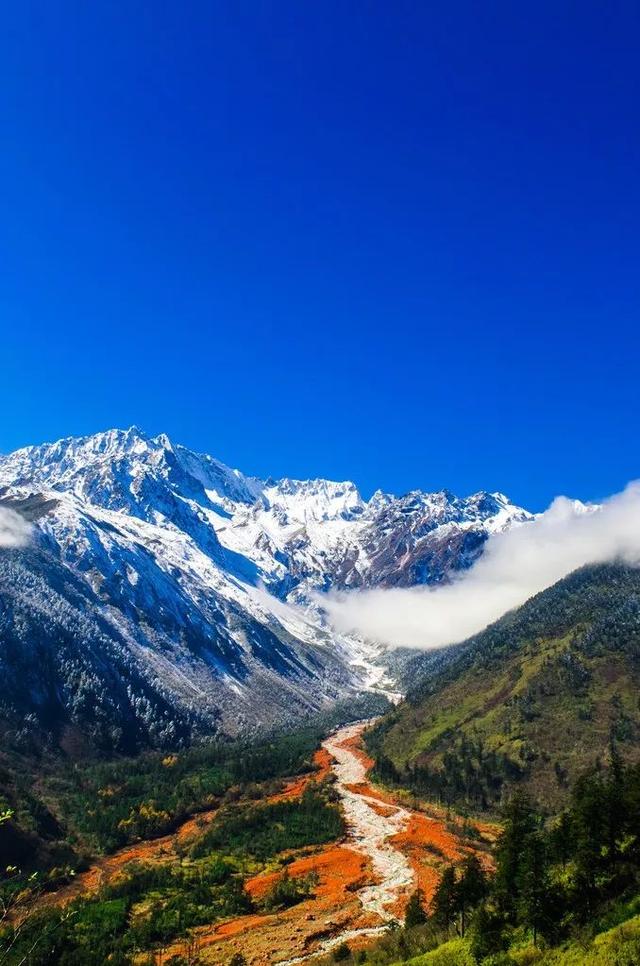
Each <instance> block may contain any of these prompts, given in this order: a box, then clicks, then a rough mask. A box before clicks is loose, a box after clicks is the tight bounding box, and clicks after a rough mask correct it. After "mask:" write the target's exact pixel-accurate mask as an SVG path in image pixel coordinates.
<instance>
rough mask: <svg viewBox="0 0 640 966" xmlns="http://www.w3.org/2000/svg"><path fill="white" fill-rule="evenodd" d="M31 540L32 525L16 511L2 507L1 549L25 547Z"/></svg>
mask: <svg viewBox="0 0 640 966" xmlns="http://www.w3.org/2000/svg"><path fill="white" fill-rule="evenodd" d="M30 539H31V524H30V523H28V522H27V520H25V518H24V517H21V516H20V514H19V513H16V511H15V510H10V509H9V508H8V507H4V506H0V549H4V550H6V549H7V548H15V547H25V546H26V545H27V544H28V543H29V540H30Z"/></svg>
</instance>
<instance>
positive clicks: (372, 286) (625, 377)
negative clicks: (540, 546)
mask: <svg viewBox="0 0 640 966" xmlns="http://www.w3.org/2000/svg"><path fill="white" fill-rule="evenodd" d="M639 16H640V14H639V8H638V6H637V4H631V3H628V4H626V3H612V4H606V5H605V4H602V3H591V2H586V3H585V2H581V3H565V2H563V3H557V2H554V3H551V2H541V3H538V4H535V5H523V4H514V3H512V2H507V3H493V2H488V3H486V4H477V3H472V2H468V3H466V2H459V3H456V2H453V3H446V4H445V3H435V4H430V3H418V2H413V3H403V2H399V3H393V4H389V3H366V2H363V3H344V2H332V0H324V2H323V3H320V4H315V3H300V2H298V0H296V2H288V0H281V2H277V3H270V4H267V3H253V2H237V0H234V2H232V3H231V2H230V3H226V2H224V3H222V2H221V3H217V2H213V0H209V2H207V3H198V2H186V3H184V4H174V3H160V2H158V3H144V4H143V3H136V2H127V3H126V4H125V3H102V2H99V0H98V2H95V3H92V4H84V3H80V2H78V3H75V2H64V0H63V2H57V3H51V2H31V3H25V4H12V5H7V6H6V8H5V10H4V11H3V22H4V29H3V37H2V39H1V40H0V75H1V76H0V82H1V87H0V89H1V91H2V94H1V95H0V103H1V105H2V113H1V116H2V122H3V123H2V151H1V152H0V190H1V192H2V196H1V211H2V217H1V218H0V246H1V251H2V253H3V254H2V263H1V264H2V267H1V269H0V330H1V331H0V336H1V342H0V353H1V356H2V379H1V380H0V406H1V410H2V413H3V414H4V418H3V419H2V421H1V423H0V450H1V451H8V450H11V449H13V448H15V447H17V446H20V445H24V444H27V443H32V442H39V441H43V440H45V439H55V438H58V437H60V436H65V435H72V434H80V433H89V432H93V431H96V430H99V429H104V428H107V427H111V426H127V425H130V424H132V423H135V424H138V425H140V426H142V427H143V428H145V429H146V430H148V431H149V432H152V433H155V432H161V431H165V432H167V433H169V435H171V436H173V437H174V438H175V439H177V440H179V441H182V442H184V443H186V444H187V445H190V446H192V447H194V448H196V449H201V450H206V451H209V452H212V453H214V454H215V455H217V456H218V457H220V458H221V459H224V460H225V461H227V462H230V463H231V464H233V465H235V466H239V467H241V468H242V469H244V470H246V471H248V472H253V473H256V474H260V475H267V474H271V475H274V476H275V475H290V476H302V477H305V476H312V475H313V476H316V475H325V476H330V477H334V478H352V479H355V480H356V482H357V483H358V484H359V485H360V486H361V487H362V489H363V491H364V492H365V493H366V494H368V493H370V492H371V491H372V490H373V489H375V488H376V487H377V486H380V487H382V488H383V489H387V490H392V491H396V492H403V491H406V490H408V489H410V488H413V487H422V488H429V489H437V488H440V487H443V486H446V487H449V488H451V489H453V490H454V491H456V492H459V493H468V492H471V491H474V490H477V489H479V488H483V487H486V488H490V489H501V490H504V491H506V492H507V493H509V494H510V495H511V496H512V498H514V499H515V500H517V501H519V502H521V503H524V504H527V505H528V506H531V507H534V508H540V507H542V506H544V505H545V504H546V502H547V501H548V500H549V499H550V498H551V497H552V496H553V495H555V494H556V493H560V492H563V493H568V494H570V495H576V496H580V497H583V498H593V497H599V496H602V495H604V494H607V493H610V492H612V491H614V490H616V489H619V488H620V487H621V486H623V485H624V483H625V482H626V481H627V480H629V479H631V478H634V477H638V476H640V461H639V459H638V452H639V448H638V417H639V415H640V412H639V409H640V407H639V403H638V395H639V389H638V385H639V379H638V369H639V365H638V364H639V361H640V359H639V356H640V353H639V349H640V334H639V326H638V321H639V311H638V310H639V307H640V274H639V272H638V265H639V264H640V258H639V256H640V251H639V248H640V243H639V238H640V233H639V231H638V225H639V224H640V178H639V177H638V171H640V126H639V112H638V103H639V102H640V90H639V87H640V84H639V80H640V66H639V63H638V57H637V50H638V44H639V43H640V22H639Z"/></svg>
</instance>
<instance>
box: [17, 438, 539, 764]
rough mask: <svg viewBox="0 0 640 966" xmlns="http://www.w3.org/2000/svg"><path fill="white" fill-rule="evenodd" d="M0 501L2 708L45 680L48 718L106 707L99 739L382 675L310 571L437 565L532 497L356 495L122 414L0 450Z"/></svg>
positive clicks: (352, 688) (266, 705) (399, 578)
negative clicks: (15, 544) (331, 623)
mask: <svg viewBox="0 0 640 966" xmlns="http://www.w3.org/2000/svg"><path fill="white" fill-rule="evenodd" d="M0 502H2V503H4V504H7V505H10V506H12V507H13V508H14V509H17V510H18V511H19V512H24V513H25V515H26V514H27V512H28V515H29V519H30V520H31V522H32V524H33V528H34V538H33V542H32V546H31V547H29V548H27V549H26V550H25V551H24V552H22V551H17V552H15V553H13V552H12V553H9V554H4V555H1V556H0V611H2V608H3V607H4V613H6V614H8V615H10V621H12V622H13V624H12V629H11V634H13V635H14V637H15V641H16V642H17V643H16V648H14V649H13V650H11V649H9V650H7V651H6V653H7V654H22V653H24V655H25V662H26V663H25V666H24V668H23V667H17V666H16V667H12V668H10V669H8V670H7V672H6V679H7V680H10V681H14V680H15V687H16V693H18V690H19V688H20V687H21V688H22V691H21V692H20V693H22V695H23V696H22V698H21V701H19V702H14V703H15V709H14V710H15V715H16V720H19V719H20V718H21V717H23V716H24V714H25V713H31V710H32V707H31V705H32V703H33V701H34V698H33V695H37V694H40V693H42V694H44V693H47V694H52V695H57V696H60V695H62V696H63V697H62V698H60V697H57V698H56V701H58V702H61V707H60V708H59V716H60V721H61V722H64V721H69V720H71V721H72V722H74V721H75V722H79V723H82V722H83V721H84V722H85V725H86V721H85V719H84V717H83V714H84V712H83V711H82V708H91V707H94V706H100V707H101V708H102V711H101V720H103V721H104V723H105V728H106V732H105V733H102V737H101V738H100V740H101V741H102V740H104V741H111V740H112V739H111V738H110V737H109V735H110V734H111V731H112V730H113V729H112V724H113V721H114V716H115V719H117V721H118V722H120V723H119V724H118V726H117V728H116V729H115V732H118V733H119V734H121V738H119V739H118V742H121V740H122V741H124V736H126V735H127V734H128V733H130V732H131V729H134V731H135V730H137V731H138V732H139V733H140V734H141V735H146V737H142V738H141V739H140V740H143V741H150V742H151V743H154V742H156V741H157V740H160V739H158V737H157V736H158V735H163V734H165V733H169V732H170V731H171V728H172V727H173V726H174V724H175V726H176V727H179V728H182V729H183V730H184V733H185V735H189V734H191V735H193V734H194V733H196V732H197V731H198V730H201V731H209V730H211V729H215V728H219V729H220V730H223V731H225V732H227V733H230V732H233V731H242V730H243V729H245V728H247V727H252V726H253V725H255V724H256V723H258V722H260V723H262V724H265V723H269V724H278V723H283V722H285V721H290V720H295V719H298V718H299V717H301V716H304V715H305V714H307V713H309V711H311V710H314V709H316V710H317V709H318V708H321V707H324V706H326V705H327V704H328V703H330V702H332V701H334V700H336V698H339V697H346V696H349V695H355V694H359V693H361V692H362V691H370V690H372V689H373V690H376V689H377V690H386V691H389V690H390V689H393V682H392V680H391V679H390V677H389V672H388V667H387V663H386V657H385V655H384V654H383V652H382V651H381V649H380V647H379V646H378V645H376V644H374V643H373V642H369V641H363V640H360V639H357V638H351V637H346V636H341V635H338V634H336V633H334V632H333V631H332V630H331V629H330V628H328V627H327V626H326V625H325V623H324V619H323V615H322V613H321V609H320V608H319V607H318V606H317V591H319V590H321V591H322V590H328V589H329V588H332V587H335V588H359V587H374V586H411V585H414V584H419V583H435V582H438V581H444V580H448V579H449V578H450V575H451V574H452V573H454V572H455V571H456V570H460V569H462V568H465V567H468V566H470V565H471V564H472V563H473V561H474V560H475V559H477V557H478V556H479V554H480V553H481V552H482V548H483V545H484V542H485V541H486V539H487V538H488V536H489V534H490V533H493V532H496V531H500V530H504V529H507V528H508V527H510V526H515V525H519V524H521V523H524V522H526V520H528V519H530V517H531V514H528V513H527V512H526V511H525V510H522V509H520V508H519V507H516V506H514V505H513V504H511V503H510V501H509V500H508V499H507V497H505V496H504V495H502V494H500V493H487V492H484V491H483V492H480V493H476V494H473V495H472V496H470V497H466V498H460V497H457V496H455V495H454V494H453V493H451V492H449V491H447V490H441V491H439V492H436V493H423V492H422V491H420V490H414V491H412V492H410V493H407V494H405V495H404V496H401V497H395V496H393V495H392V494H388V493H383V492H381V491H377V492H376V493H374V495H373V496H372V497H371V499H370V500H368V501H366V500H364V499H363V498H362V496H361V494H360V493H359V491H358V489H357V487H356V486H355V484H354V483H351V482H349V481H342V482H336V481H332V480H326V479H314V480H295V479H289V478H285V479H281V480H273V479H267V480H259V479H255V478H252V477H248V476H245V475H244V474H243V473H241V472H240V471H238V470H234V469H231V468H230V467H228V466H226V465H225V464H224V463H222V462H220V461H219V460H216V459H215V458H214V457H212V456H209V455H207V454H200V453H195V452H193V451H192V450H190V449H188V448H187V447H185V446H182V445H179V444H176V443H175V442H173V441H172V440H171V439H169V437H168V436H166V435H165V434H160V435H158V436H155V437H152V436H148V435H147V434H145V433H144V432H142V431H141V430H140V429H138V428H137V427H131V428H130V429H127V430H117V429H114V430H108V431H107V432H104V433H97V434H95V435H94V436H85V437H81V438H69V439H63V440H59V441H58V442H56V443H47V444H44V445H41V446H30V447H26V448H25V449H21V450H18V451H16V452H15V453H12V454H10V455H8V456H3V457H0ZM33 588H36V589H33ZM11 615H13V616H11ZM50 617H51V618H52V619H53V620H54V624H55V626H54V625H52V624H51V623H50V621H49V618H50ZM5 630H6V629H5ZM7 633H8V632H7ZM60 641H63V642H64V644H63V646H62V648H61V647H60ZM34 642H39V643H38V645H37V646H38V647H42V648H43V649H44V653H46V655H47V656H46V659H45V660H44V661H41V660H40V659H39V658H38V659H36V658H33V659H31V658H30V657H29V653H30V650H29V649H30V648H33V646H34ZM2 653H3V652H2V649H1V648H0V670H2V667H1V661H2ZM48 669H49V670H48ZM50 669H53V671H51V673H52V675H53V676H52V678H51V680H49V679H47V680H44V679H43V678H42V674H45V672H46V673H47V674H49V671H50ZM11 675H14V676H13V677H12V676H11ZM123 682H126V686H125V685H123ZM79 695H80V697H79ZM116 706H117V711H114V710H113V709H114V708H116ZM36 714H39V712H38V711H37V709H36ZM45 719H46V714H43V719H42V720H43V721H44V720H45ZM90 727H93V726H90ZM167 729H169V731H167ZM115 732H114V733H115ZM118 746H120V744H118Z"/></svg>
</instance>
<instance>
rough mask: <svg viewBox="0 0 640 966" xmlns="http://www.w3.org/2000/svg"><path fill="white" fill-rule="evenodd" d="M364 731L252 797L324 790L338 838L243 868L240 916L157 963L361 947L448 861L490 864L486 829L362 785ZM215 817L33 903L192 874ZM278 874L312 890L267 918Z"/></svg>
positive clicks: (269, 959) (265, 964)
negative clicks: (334, 809) (332, 801)
mask: <svg viewBox="0 0 640 966" xmlns="http://www.w3.org/2000/svg"><path fill="white" fill-rule="evenodd" d="M368 724H369V722H360V723H359V724H355V725H348V726H344V727H342V728H339V729H338V730H337V731H336V732H334V733H333V734H331V735H330V736H329V737H328V738H326V739H325V740H324V741H323V742H322V746H321V747H320V748H318V749H317V751H316V752H315V754H314V756H313V763H314V770H313V771H311V772H307V773H305V774H303V775H301V776H299V777H296V778H292V779H289V780H287V781H286V782H285V783H284V785H283V787H282V789H281V790H279V791H277V792H275V793H272V794H271V795H267V796H266V797H265V798H264V799H261V800H260V801H259V804H260V805H261V806H268V805H273V804H278V803H282V802H297V801H300V799H301V797H302V796H304V794H305V792H307V793H308V791H309V788H310V787H311V786H313V787H316V786H319V785H321V784H322V783H329V785H330V786H331V787H332V789H333V792H334V795H335V797H336V798H337V799H338V801H339V803H340V806H341V809H342V812H343V816H344V820H345V832H344V835H343V836H341V837H340V838H339V839H337V840H333V841H330V842H327V844H326V845H322V846H316V847H313V846H304V847H302V848H298V849H285V850H284V851H283V852H281V853H278V854H276V855H274V856H273V857H272V858H271V859H270V860H269V861H268V862H266V863H262V864H260V863H255V867H256V869H257V871H255V873H254V874H251V872H250V868H249V866H248V865H247V864H246V863H245V864H244V868H245V873H248V874H246V875H245V877H244V889H245V892H246V894H247V896H248V899H249V908H248V909H247V912H246V913H245V914H242V915H238V916H235V917H233V916H232V917H227V918H224V917H223V918H222V919H220V920H219V921H217V922H214V923H212V924H211V925H208V924H203V925H201V926H196V927H194V928H192V929H189V930H188V937H185V936H183V937H176V939H175V940H174V941H170V942H166V943H162V942H160V943H157V942H156V943H155V945H154V950H155V951H154V955H155V957H156V958H155V962H156V963H159V964H163V963H168V962H170V961H171V959H172V957H175V956H187V954H188V953H189V951H191V953H194V952H195V951H197V956H198V961H199V962H201V963H203V964H206V963H211V964H218V963H226V962H228V961H229V960H230V958H231V957H232V956H233V954H234V953H241V954H242V955H243V956H244V957H245V959H246V960H247V962H250V963H255V964H256V966H271V964H274V966H275V964H277V963H281V964H293V963H298V962H302V961H305V960H307V959H310V958H313V957H316V956H318V955H321V954H323V953H325V952H329V951H331V950H333V949H334V948H336V947H337V946H339V945H340V944H342V943H344V942H348V943H349V946H350V947H351V948H354V949H358V948H361V947H363V946H366V945H367V944H368V943H370V942H371V940H372V939H373V938H375V937H377V936H380V935H382V934H384V933H385V931H386V929H387V927H388V924H389V922H390V921H392V920H394V919H396V920H401V919H402V917H403V915H404V908H405V906H406V903H407V899H408V897H409V895H410V894H411V892H413V891H414V890H415V888H416V886H418V885H419V886H420V887H421V888H422V890H423V892H424V895H425V897H426V899H431V898H432V896H433V893H434V890H435V888H436V886H437V883H438V880H439V877H440V874H441V871H442V868H443V867H444V865H445V864H446V863H447V862H450V861H459V860H460V859H462V858H463V857H464V856H465V855H467V854H469V853H471V852H474V853H477V854H478V855H479V856H480V857H481V861H482V862H483V864H484V865H485V867H487V868H490V866H491V860H490V858H489V855H488V849H489V846H490V843H491V841H493V839H494V838H495V831H496V830H495V829H494V828H493V827H491V826H489V825H481V824H479V825H477V826H476V827H475V829H474V838H473V840H472V839H471V838H469V831H470V830H469V827H468V826H467V827H464V826H463V823H462V822H461V820H453V819H451V818H449V819H447V818H446V816H445V815H443V814H440V815H439V814H437V813H436V811H434V810H427V811H424V810H420V811H419V810H418V809H416V808H412V807H409V806H408V805H405V804H403V803H401V802H400V801H399V799H398V798H397V797H394V796H392V795H389V794H387V793H385V792H383V791H381V790H380V789H378V788H375V787H373V786H372V785H371V784H370V782H369V780H368V778H367V774H366V773H367V770H368V768H369V767H370V766H371V764H372V761H371V759H369V758H368V756H367V755H366V753H365V751H364V750H363V745H362V734H363V731H364V730H365V729H366V727H367V725H368ZM217 814H218V810H216V809H212V810H208V811H206V812H204V813H201V814H199V815H196V816H193V817H192V818H189V819H188V820H187V821H186V822H184V823H182V824H181V825H180V826H179V827H178V828H177V829H176V830H175V831H174V832H173V833H171V834H169V835H164V836H161V837H160V838H156V839H151V840H149V841H145V842H140V843H136V844H133V845H130V846H126V847H125V848H122V849H119V850H118V851H116V852H115V853H114V854H113V855H110V856H106V857H104V858H102V859H99V860H98V861H97V862H95V863H94V864H93V865H92V866H91V867H90V868H89V869H88V870H87V871H85V872H83V873H81V874H79V875H78V876H77V877H75V878H74V879H73V880H72V882H71V883H70V884H68V885H66V886H64V887H63V888H61V889H59V890H58V891H56V892H53V893H49V894H45V895H44V896H43V897H42V898H41V900H40V905H39V908H40V909H41V910H44V909H47V910H49V911H54V910H62V909H64V908H65V907H68V906H69V905H70V904H73V902H74V900H78V899H79V898H80V897H83V896H84V897H85V898H86V897H88V896H91V895H94V896H95V895H97V894H100V893H101V892H102V894H104V893H105V890H107V891H108V890H109V889H114V888H116V889H117V887H118V883H121V882H122V880H123V877H126V876H127V874H128V872H130V871H131V870H136V871H139V870H140V869H141V868H143V867H152V868H158V867H164V868H165V869H171V868H173V869H175V868H178V867H182V868H183V869H184V868H189V867H193V863H194V860H193V858H192V855H193V846H194V843H197V841H198V840H199V839H201V838H202V836H203V834H206V833H207V831H208V830H209V829H211V828H214V827H215V822H216V816H217ZM226 851H227V850H226V849H224V847H223V852H226ZM260 865H261V866H262V867H260ZM283 875H286V876H287V877H288V878H290V879H291V880H292V881H293V882H297V881H303V880H307V881H310V882H312V886H311V890H310V894H309V895H308V896H307V897H305V898H303V899H302V901H298V902H296V903H295V904H293V905H291V906H289V907H288V908H287V907H285V908H280V909H276V910H274V911H268V910H266V909H265V908H264V902H265V898H266V897H267V896H268V895H269V893H270V891H271V890H273V887H274V885H275V884H276V883H277V882H278V881H279V880H280V879H282V876H283ZM139 914H141V913H139Z"/></svg>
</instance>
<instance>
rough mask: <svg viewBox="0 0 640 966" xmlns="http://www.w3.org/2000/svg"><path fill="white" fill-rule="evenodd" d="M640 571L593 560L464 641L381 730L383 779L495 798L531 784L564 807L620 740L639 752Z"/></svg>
mask: <svg viewBox="0 0 640 966" xmlns="http://www.w3.org/2000/svg"><path fill="white" fill-rule="evenodd" d="M639 688H640V570H637V569H630V568H627V567H624V566H622V565H607V566H597V567H585V568H582V569H581V570H578V571H576V572H575V573H573V574H571V575H570V576H568V577H566V578H565V579H564V580H562V581H560V582H559V583H557V584H556V585H555V586H553V587H551V588H549V589H548V590H546V591H544V592H543V593H541V594H538V595H537V596H536V597H534V598H532V599H531V600H530V601H528V602H527V603H526V604H524V605H523V606H522V607H520V608H518V609H517V610H515V611H513V612H511V613H509V614H507V615H506V616H505V617H503V618H502V619H501V620H499V621H497V622H496V623H495V624H494V625H492V626H491V627H489V628H487V630H485V631H484V632H482V633H481V634H478V635H477V636H476V637H474V638H471V639H470V640H469V641H467V642H466V643H465V644H462V645H460V647H459V648H458V649H453V650H452V649H450V650H449V652H448V660H447V662H446V664H445V666H444V667H443V668H441V669H440V670H439V671H436V672H435V673H433V674H431V675H430V676H429V678H427V679H425V681H424V682H423V684H422V685H421V686H419V687H418V688H417V689H416V690H414V692H413V693H411V694H410V695H409V698H408V700H407V701H405V702H404V703H403V704H402V705H400V706H399V707H398V708H397V709H395V710H394V711H393V712H392V713H391V714H390V715H389V716H388V717H387V718H386V719H385V721H384V722H383V723H382V725H381V726H380V727H379V729H378V731H377V734H376V735H375V737H374V740H373V745H374V747H375V749H376V752H377V759H378V771H379V773H380V774H381V776H382V777H383V778H386V779H387V780H391V781H400V782H402V783H406V784H409V785H411V786H412V787H414V788H415V789H416V790H417V791H419V792H421V793H423V794H426V795H428V796H435V797H440V798H442V799H443V800H448V801H457V802H461V803H462V802H467V803H470V804H472V805H473V806H481V807H482V806H486V805H492V804H495V803H496V802H497V801H499V799H500V797H501V794H502V792H503V791H504V787H505V783H506V785H509V784H513V783H515V782H520V783H523V784H524V785H526V786H527V787H528V788H529V789H530V791H531V792H532V793H533V794H534V795H535V796H536V797H537V798H538V799H539V801H540V803H541V805H542V806H544V807H547V808H550V809H554V808H555V807H556V806H557V805H558V804H559V803H561V802H562V801H563V799H564V798H565V795H566V790H567V788H568V787H569V786H570V784H571V783H572V781H573V780H574V779H575V778H576V777H577V775H579V774H580V773H581V772H583V771H584V770H585V769H586V768H588V767H589V766H591V765H592V764H593V763H594V762H595V761H596V759H598V758H599V759H601V760H604V759H605V758H606V756H607V754H608V752H609V746H610V741H611V738H613V739H614V740H615V742H616V743H617V744H618V745H619V747H620V751H621V753H622V754H623V755H624V756H625V757H628V758H631V759H634V758H635V759H637V758H638V757H639V747H640V744H639V739H640V705H639V702H638V694H639V693H640V691H639Z"/></svg>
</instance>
